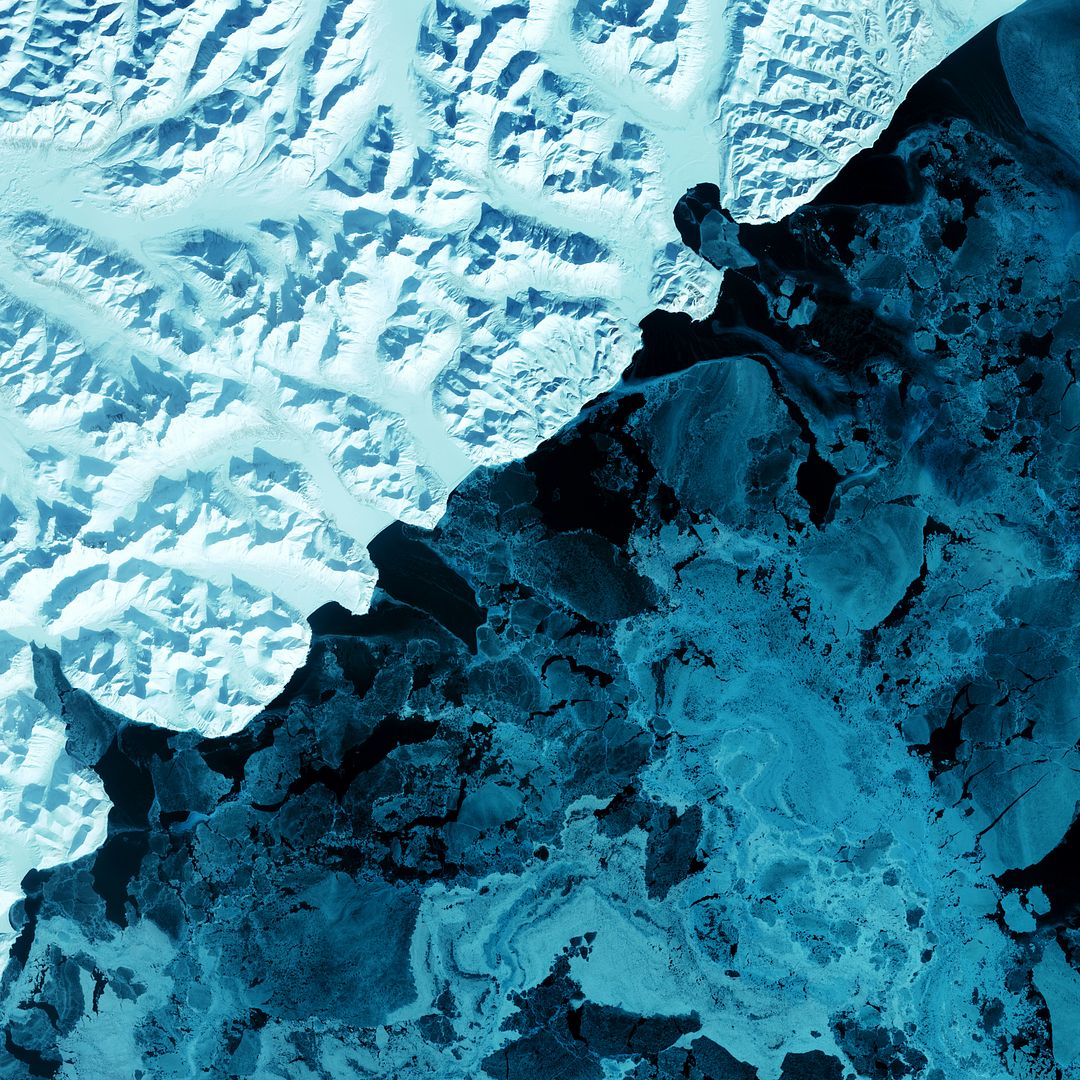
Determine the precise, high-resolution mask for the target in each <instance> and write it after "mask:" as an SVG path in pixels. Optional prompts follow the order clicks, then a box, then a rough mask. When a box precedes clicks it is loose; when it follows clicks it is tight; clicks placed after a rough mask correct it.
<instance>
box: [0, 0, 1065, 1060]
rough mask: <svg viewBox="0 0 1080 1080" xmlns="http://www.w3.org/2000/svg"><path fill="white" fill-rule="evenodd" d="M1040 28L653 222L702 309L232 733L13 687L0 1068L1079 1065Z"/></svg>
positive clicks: (1057, 196)
mask: <svg viewBox="0 0 1080 1080" xmlns="http://www.w3.org/2000/svg"><path fill="white" fill-rule="evenodd" d="M1022 11H1023V9H1022ZM1040 18H1041V17H1040ZM1049 25H1050V26H1052V27H1054V26H1056V25H1057V24H1055V22H1054V21H1053V19H1051V21H1050V23H1049ZM1047 26H1048V24H1047V23H1046V22H1043V21H1040V22H1038V23H1037V24H1030V23H1028V22H1027V19H1026V17H1023V18H1022V21H1021V22H1020V23H1019V24H1011V25H1010V24H1009V23H1008V22H1003V23H1001V24H999V26H998V27H997V28H993V29H991V31H990V32H988V33H984V34H980V35H978V36H977V37H976V38H975V39H974V40H973V41H972V42H970V43H969V44H968V45H967V46H964V47H963V48H962V49H961V50H958V51H957V52H956V53H955V54H954V55H953V56H952V57H951V58H950V59H949V60H947V61H945V62H944V63H943V64H942V65H940V66H939V68H938V69H937V70H936V71H935V72H934V73H933V74H932V75H931V76H928V77H927V78H926V79H924V80H921V81H920V83H919V84H918V85H917V86H916V87H915V88H914V89H913V90H912V92H911V94H909V95H908V97H907V98H906V100H905V102H904V103H903V104H902V105H901V106H900V107H899V108H898V110H897V113H896V115H895V116H894V119H893V120H892V121H891V122H890V124H889V126H888V128H887V129H886V131H885V132H884V133H883V135H882V137H881V138H880V139H879V141H878V142H877V143H876V144H875V146H874V147H873V148H872V149H871V150H870V151H868V152H867V153H865V154H862V155H859V156H858V157H857V158H856V159H855V160H854V161H852V162H850V163H849V164H848V166H847V167H846V168H845V169H844V170H843V171H842V172H841V174H840V175H839V176H838V177H837V178H836V179H835V180H834V181H832V182H831V183H830V184H829V185H828V187H827V188H826V189H825V190H824V191H822V193H821V194H820V195H819V196H818V197H817V198H815V199H814V200H812V201H811V203H810V204H809V205H807V206H805V207H803V208H801V209H800V210H798V211H796V212H794V213H792V214H791V215H789V216H788V217H787V218H785V219H784V220H783V221H782V222H780V223H775V224H770V223H760V224H756V225H748V224H742V225H739V224H737V223H735V222H734V220H733V219H732V218H731V217H730V215H729V214H727V213H726V212H725V211H724V209H723V207H722V205H721V198H722V196H721V191H720V188H719V186H718V185H715V184H701V185H698V186H696V187H695V188H694V189H693V190H692V191H690V192H688V193H687V194H686V195H685V196H684V198H683V199H682V200H681V201H680V203H679V205H678V207H677V209H676V213H675V217H674V223H675V226H676V227H677V229H678V232H679V235H680V237H681V238H682V240H683V242H684V243H685V244H686V245H687V248H688V250H690V251H693V252H699V253H700V254H702V255H704V256H705V257H706V258H708V259H710V260H715V261H716V262H717V263H719V264H720V265H723V266H727V267H731V268H733V269H731V270H730V271H729V272H727V273H725V275H724V279H723V283H722V286H721V291H720V294H719V298H718V302H717V304H716V305H715V307H714V308H713V310H712V311H711V312H710V313H709V316H708V318H706V319H703V320H699V321H696V322H695V321H693V320H691V319H690V318H689V317H687V316H685V315H681V314H679V313H677V312H656V313H653V314H651V315H650V316H649V317H647V318H646V319H645V320H643V323H642V343H641V348H640V349H639V350H637V351H636V352H635V354H634V356H633V358H632V360H631V363H630V365H629V366H628V368H627V370H626V371H625V372H624V374H623V376H622V377H621V378H620V380H619V381H618V382H617V383H616V384H615V385H613V386H612V388H611V389H610V390H608V391H607V392H605V393H604V394H601V395H600V396H599V397H598V398H597V399H595V400H594V401H593V402H591V403H589V404H588V405H586V406H585V407H584V408H583V409H582V410H581V412H580V413H579V415H578V416H577V417H576V418H575V419H574V421H573V422H571V423H570V424H568V425H565V426H564V427H563V428H562V429H561V430H560V431H559V432H558V433H557V434H556V435H554V436H552V437H551V438H549V439H547V440H545V441H544V442H543V443H542V444H541V445H540V446H538V447H537V448H536V449H535V450H534V451H533V452H532V453H531V454H529V455H527V456H526V457H525V458H524V459H523V460H522V461H510V462H506V463H503V464H499V465H495V466H491V467H486V468H481V469H477V470H475V471H474V472H473V473H472V474H471V475H470V476H469V477H467V478H466V479H465V480H464V481H462V483H461V484H459V486H458V487H457V489H456V491H455V492H454V493H453V494H452V495H451V496H450V497H449V499H448V503H447V509H446V512H445V513H444V514H443V516H442V517H441V518H440V520H439V522H438V523H437V525H435V526H434V527H433V528H425V527H422V526H417V525H410V524H407V523H400V522H399V523H393V524H391V525H390V526H388V527H387V529H385V530H384V531H383V533H381V534H380V536H379V537H377V538H376V539H375V540H373V541H372V542H371V543H370V544H369V554H370V556H371V559H372V562H373V564H374V565H375V566H376V568H377V570H378V584H377V586H376V589H375V591H374V593H373V596H372V602H371V604H370V607H369V610H368V611H367V612H366V613H364V614H362V615H356V614H353V613H350V612H348V611H346V610H345V609H344V608H342V607H340V606H338V607H333V606H331V607H328V608H324V609H322V610H320V611H319V612H317V613H315V614H314V615H313V616H312V618H311V626H312V634H313V644H312V648H311V651H310V653H309V657H308V659H307V661H306V663H305V664H304V666H303V667H302V668H301V669H300V670H299V671H298V673H297V674H296V676H295V677H294V678H293V679H292V680H290V683H289V685H288V686H287V688H286V689H285V690H284V691H283V692H282V693H281V694H280V695H279V696H278V697H277V698H276V699H275V700H274V701H273V702H272V703H271V704H270V705H269V706H268V707H267V708H266V709H265V710H264V711H263V712H262V713H261V714H260V715H259V716H257V717H255V718H254V719H253V720H252V721H251V722H250V724H248V725H247V726H246V727H245V728H244V729H243V730H240V731H236V732H231V733H228V734H224V735H221V736H216V737H211V738H207V737H205V736H203V735H202V734H201V733H199V732H198V731H194V730H188V731H181V732H172V731H167V730H164V729H162V728H156V727H152V726H150V725H140V724H131V723H128V722H126V721H125V720H124V719H123V718H122V717H120V716H118V715H117V714H115V713H112V712H110V711H109V710H107V709H105V708H103V707H101V706H100V705H98V704H97V703H95V702H94V701H93V699H92V698H91V697H89V696H88V695H85V694H83V693H82V692H81V691H79V690H76V689H73V688H72V686H71V684H70V681H69V680H68V678H67V677H66V674H65V672H64V669H63V667H62V665H61V663H60V659H59V657H58V656H57V655H56V654H55V652H49V651H47V650H44V649H43V650H40V652H39V654H38V666H37V669H36V679H37V682H36V685H37V689H38V693H39V694H40V695H41V696H42V697H43V698H45V699H47V700H48V702H49V703H50V705H51V707H52V708H54V709H55V710H57V711H59V712H60V713H61V714H62V715H63V717H64V720H65V723H66V726H67V733H68V738H69V740H70V746H71V752H72V753H73V754H74V755H76V756H77V757H78V758H79V759H80V760H82V761H85V762H88V763H90V765H91V766H92V768H93V770H94V773H95V775H97V776H99V777H100V778H101V781H102V783H103V784H104V786H105V789H106V794H107V795H108V797H109V798H110V799H111V801H112V807H111V809H110V811H109V822H108V835H107V837H106V839H105V841H104V843H103V845H102V847H101V848H100V850H98V851H97V852H95V853H94V854H93V855H90V856H85V857H83V858H81V859H79V860H77V861H75V862H73V863H70V864H67V865H64V866H62V867H58V868H55V869H53V870H50V871H47V872H32V873H30V874H28V875H27V876H26V879H25V881H24V886H23V896H22V899H21V901H20V903H19V904H17V905H16V907H15V909H14V912H13V917H14V923H15V926H16V929H17V931H18V938H17V941H16V944H15V947H14V948H13V950H12V960H11V962H10V963H9V966H8V969H7V971H6V972H5V974H4V976H3V978H2V979H0V1030H2V1032H3V1042H4V1045H5V1048H7V1049H8V1051H9V1054H10V1056H11V1059H10V1060H9V1061H8V1062H7V1063H6V1064H7V1068H6V1070H5V1068H4V1065H5V1062H4V1059H3V1055H2V1054H0V1077H4V1078H5V1080H6V1077H7V1076H11V1077H12V1078H13V1080H15V1078H17V1080H24V1077H25V1076H26V1075H27V1074H28V1073H29V1074H30V1075H35V1076H46V1077H47V1076H52V1077H57V1078H60V1080H105V1078H111V1077H114V1076H128V1075H130V1076H133V1077H137V1076H139V1075H140V1074H141V1075H142V1077H143V1078H144V1080H149V1078H153V1080H169V1078H172V1077H176V1078H178V1080H187V1078H190V1077H192V1076H196V1075H200V1073H202V1074H203V1075H211V1076H215V1077H222V1078H226V1077H254V1078H256V1080H328V1078H329V1080H352V1078H364V1077H366V1078H371V1080H376V1078H391V1077H392V1078H394V1080H458V1078H460V1080H483V1078H488V1077H490V1078H492V1080H551V1078H553V1077H559V1078H560V1080H616V1078H620V1080H627V1078H628V1080H845V1078H847V1080H855V1078H857V1080H969V1078H971V1080H975V1078H978V1080H983V1078H986V1080H1006V1078H1009V1080H1074V1078H1075V1077H1076V1076H1077V1075H1078V1074H1080V1073H1078V1070H1080V1058H1078V1052H1080V1051H1078V1044H1077V1030H1078V1029H1077V1026H1076V1023H1075V1020H1076V1015H1077V1014H1076V1007H1075V1003H1076V1000H1077V988H1078V986H1080V975H1078V973H1077V968H1078V967H1080V948H1078V946H1080V890H1078V882H1077V876H1076V867H1077V865H1078V861H1077V844H1078V841H1080V818H1078V817H1077V805H1078V801H1080V768H1078V766H1080V761H1078V744H1077V734H1078V721H1077V710H1076V700H1077V686H1078V684H1080V666H1078V657H1080V620H1078V618H1077V613H1078V611H1080V584H1078V579H1077V576H1076V573H1075V568H1076V566H1077V563H1078V557H1080V547H1078V543H1077V540H1078V537H1080V498H1078V489H1077V482H1076V475H1077V470H1076V466H1077V463H1078V461H1080V385H1078V383H1077V380H1076V375H1075V372H1076V356H1077V354H1078V351H1080V244H1078V242H1077V236H1078V229H1080V210H1078V208H1080V200H1078V198H1077V193H1078V192H1080V170H1078V169H1077V168H1076V167H1075V163H1074V162H1072V160H1071V158H1070V154H1071V151H1072V147H1070V146H1066V147H1063V148H1056V147H1055V146H1054V145H1053V144H1052V143H1051V142H1048V141H1047V139H1046V138H1044V137H1042V136H1040V135H1039V134H1038V133H1037V132H1035V131H1033V130H1032V129H1031V128H1030V127H1029V126H1028V121H1026V120H1025V115H1024V113H1022V111H1021V108H1020V102H1021V101H1022V99H1023V94H1022V93H1020V95H1019V97H1018V98H1017V99H1016V100H1010V92H1009V86H1010V83H1009V82H1008V78H1007V73H1008V72H1009V71H1010V70H1014V68H1015V65H1014V64H1013V62H1012V61H1013V59H1015V57H1014V56H1012V55H1010V52H1009V50H1010V48H1011V45H1010V44H1009V42H1010V41H1021V42H1023V48H1025V49H1027V48H1028V47H1029V46H1030V44H1031V42H1032V40H1035V41H1038V40H1040V38H1041V37H1042V36H1044V35H1046V34H1047V32H1048V31H1047ZM1019 28H1022V29H1023V30H1024V33H1023V35H1021V36H1020V37H1013V36H1012V35H1014V34H1015V32H1016V31H1017V30H1018V29H1019ZM1032 35H1035V37H1034V38H1033V37H1032ZM1055 90H1056V93H1058V94H1059V95H1060V98H1059V100H1054V98H1053V95H1052V94H1050V93H1049V92H1046V93H1044V95H1043V98H1042V99H1041V100H1040V101H1039V105H1038V107H1039V115H1062V114H1063V113H1064V110H1063V108H1062V105H1063V100H1064V99H1067V98H1069V97H1070V96H1072V97H1074V96H1075V92H1076V88H1075V85H1070V84H1069V83H1067V82H1065V81H1064V80H1063V81H1061V83H1060V84H1058V85H1057V86H1056V88H1055Z"/></svg>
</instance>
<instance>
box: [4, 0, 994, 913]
mask: <svg viewBox="0 0 1080 1080" xmlns="http://www.w3.org/2000/svg"><path fill="white" fill-rule="evenodd" d="M1013 6H1015V4H1014V2H1012V0H992V2H979V3H976V2H975V0H968V2H967V3H966V4H965V3H963V2H961V0H949V2H945V0H918V2H915V0H881V2H878V3H873V4H866V3H863V2H861V0H860V2H856V0H843V2H840V3H836V4H832V5H830V6H825V5H817V4H813V3H805V2H801V0H800V2H793V0H750V2H746V0H731V2H729V3H727V4H717V3H712V2H710V0H674V2H671V3H661V2H659V0H656V2H654V3H651V4H650V3H647V2H643V3H641V4H640V5H634V6H632V8H628V7H626V6H625V5H620V4H606V3H601V2H599V0H580V2H578V3H572V2H569V0H536V2H534V3H532V4H531V5H528V4H524V3H522V4H517V5H513V4H509V5H503V6H495V5H487V6H485V5H481V4H465V3H462V4H455V3H453V2H444V0H439V2H437V3H434V4H429V3H425V2H417V0H394V2H392V3H391V2H389V0H381V2H380V0H354V2H349V0H329V2H322V0H320V2H310V0H264V2H254V0H239V2H236V0H194V2H193V3H188V4H175V5H172V6H170V5H138V6H136V5H120V4H117V5H104V6H103V5H101V4H99V3H98V2H96V0H70V2H68V3H65V4H63V5H26V6H21V7H18V8H15V9H12V10H11V11H10V12H9V13H8V14H7V15H6V17H5V23H4V26H3V28H2V30H0V35H2V36H3V39H4V43H3V46H2V49H0V55H2V57H3V59H2V60H0V187H2V189H3V193H4V194H3V198H2V200H0V344H2V351H0V450H2V453H0V540H2V541H3V546H2V547H0V628H2V630H3V631H4V633H5V635H6V636H5V637H4V644H3V650H4V656H5V667H6V668H7V669H8V675H7V676H5V681H4V685H3V686H2V687H0V692H2V693H3V695H4V719H3V735H2V743H0V791H2V792H3V796H4V798H5V799H7V800H8V801H10V800H11V799H16V801H19V802H20V805H19V807H18V808H16V809H14V810H12V812H11V820H12V821H17V822H19V823H21V824H22V826H23V827H24V828H25V833H24V835H23V841H22V846H20V844H19V843H16V844H15V845H14V848H12V847H11V845H3V846H2V847H0V888H3V889H5V890H8V892H9V893H10V891H11V889H12V888H14V887H16V886H17V878H18V876H19V875H20V874H21V873H22V872H23V871H24V870H25V869H26V868H27V867H28V866H29V865H33V864H36V865H38V866H42V865H47V864H49V863H50V862H56V861H58V860H61V859H66V858H75V857H78V856H79V855H80V854H82V853H83V852H85V851H87V850H92V848H93V846H94V845H95V844H96V843H97V842H98V841H99V840H100V836H101V832H102V829H103V825H104V822H103V815H104V813H105V810H106V809H107V800H106V799H105V797H104V793H103V792H102V790H101V788H100V785H98V784H97V783H96V781H94V780H92V779H91V778H89V777H88V774H84V773H81V772H80V771H79V769H78V768H77V766H76V764H75V763H74V762H72V761H71V759H70V758H68V757H67V755H66V753H65V751H64V750H63V738H62V723H61V720H60V718H59V717H58V716H57V715H56V709H55V708H53V707H52V706H50V705H49V701H48V695H46V694H39V696H38V697H35V694H34V685H33V679H32V675H31V671H32V668H31V643H36V644H38V645H41V646H45V647H48V648H51V649H53V650H55V651H56V653H57V654H58V655H59V657H60V660H61V663H62V666H63V669H64V672H65V674H66V676H67V677H68V678H69V679H70V681H71V683H72V685H74V686H75V687H77V688H80V689H82V690H85V691H87V692H88V693H90V694H92V695H93V696H94V697H95V698H96V699H97V700H98V701H100V702H101V703H102V704H103V705H105V706H107V707H109V708H111V709H114V710H116V711H117V712H119V713H122V714H123V715H125V716H127V717H130V718H131V719H134V720H137V721H142V722H151V723H156V724H160V725H163V726H166V727H170V728H173V729H184V728H197V729H199V730H200V731H202V732H204V733H206V734H208V735H219V734H223V733H227V732H231V731H234V730H236V729H237V728H238V727H240V726H242V725H244V724H245V723H246V722H247V721H248V720H249V719H250V718H251V717H252V716H253V715H254V714H255V713H256V712H257V711H258V710H259V709H260V708H261V707H262V706H263V705H265V704H266V702H267V701H268V700H270V699H271V698H272V697H273V696H274V695H275V694H276V693H277V691H278V690H279V689H280V688H281V686H282V685H283V684H284V683H285V681H286V680H287V679H288V677H289V675H290V673H291V672H292V671H293V670H294V669H295V667H296V666H297V665H298V664H299V663H300V662H301V661H302V659H303V657H304V655H305V652H306V649H307V646H308V641H309V633H308V628H307V624H306V619H305V616H306V615H307V614H308V613H309V612H310V611H311V610H312V609H314V608H316V607H318V606H320V605H321V604H323V603H325V602H327V601H330V600H335V601H338V602H339V603H341V604H343V605H344V606H346V607H348V608H352V609H361V608H363V607H364V606H365V604H366V603H367V601H368V598H369V596H370V593H371V590H372V588H373V584H374V571H373V569H372V567H371V564H370V562H369V560H368V559H367V556H366V552H365V544H366V543H367V541H369V540H370V539H371V538H372V537H373V536H374V535H375V534H376V533H377V532H378V531H379V530H380V529H381V528H383V527H384V526H385V525H386V524H387V523H388V522H390V521H393V520H395V519H397V520H403V521H406V522H412V523H417V524H431V523H433V522H434V521H435V520H437V518H438V517H439V515H440V513H441V511H442V508H443V506H444V505H445V500H446V498H447V496H448V493H449V492H450V491H451V490H452V489H453V487H454V485H455V484H456V483H458V482H459V481H460V480H461V479H462V477H464V476H465V475H466V474H467V472H468V471H469V470H470V469H471V468H473V467H474V466H475V465H477V464H486V463H496V462H500V461H505V460H507V459H510V458H513V457H516V456H520V455H523V454H525V453H527V452H528V451H529V450H531V449H532V448H533V447H534V446H536V445H537V443H538V442H540V441H541V440H542V439H543V438H545V437H546V436H548V435H550V434H552V433H553V432H554V431H555V430H557V428H558V427H559V426H561V425H562V424H563V423H565V422H566V421H567V420H568V419H569V418H570V417H572V416H573V415H574V414H575V412H576V411H577V409H578V408H579V406H580V405H581V404H582V403H583V402H584V401H585V400H587V399H589V398H591V397H593V396H595V395H596V394H597V393H599V392H601V391H602V390H604V389H606V388H607V387H609V386H610V385H611V384H612V383H613V382H614V381H615V379H616V378H617V377H618V374H619V372H620V371H621V370H622V369H623V368H624V367H625V365H626V364H627V362H628V361H629V359H630V356H631V353H632V351H633V350H634V348H635V345H636V342H637V339H638V335H637V330H636V324H637V322H638V321H639V320H640V319H641V318H642V317H643V316H644V315H645V314H647V313H648V312H649V311H651V310H653V309H654V308H656V307H675V308H681V309H683V310H688V311H690V312H691V313H693V314H697V315H701V314H704V313H707V312H708V311H709V310H710V309H711V307H712V304H713V300H714V297H715V294H716V289H717V285H718V280H717V274H716V272H715V271H714V270H712V268H710V267H709V266H707V265H706V264H704V263H703V262H701V261H700V260H698V259H697V257H696V256H694V255H693V254H692V253H691V252H689V251H688V250H687V249H685V248H684V247H683V246H682V245H681V244H680V243H679V242H678V238H677V236H676V234H675V230H674V227H673V223H672V218H671V213H672V208H673V207H674V205H675V202H676V200H677V199H678V197H679V196H680V195H681V194H682V193H683V191H684V190H685V189H686V188H687V187H689V186H690V185H692V184H694V183H697V182H700V181H703V180H710V179H714V178H719V179H720V183H721V187H722V191H723V192H724V193H725V196H726V201H727V203H728V205H729V206H730V207H731V208H732V209H733V210H734V211H735V212H736V213H737V215H738V216H740V217H742V218H745V219H747V220H761V219H765V218H775V217H777V216H780V215H782V214H784V213H786V212H787V211H789V210H791V209H792V208H793V207H794V206H795V205H797V204H798V203H800V202H803V201H805V200H807V199H809V198H810V197H811V196H812V195H813V193H814V192H815V191H816V190H818V189H819V188H820V187H821V186H822V185H823V184H824V183H825V182H826V181H827V180H828V179H830V178H831V177H832V176H833V175H834V174H835V173H836V171H837V170H838V169H839V168H840V166H841V165H842V164H843V162H844V161H845V160H847V159H848V158H849V157H850V156H852V155H853V154H854V153H855V152H856V151H857V150H858V148H859V147H860V146H864V145H867V144H868V143H870V142H871V141H872V140H873V138H874V137H875V136H876V134H877V132H878V131H879V130H880V129H881V128H882V127H883V125H884V124H885V123H886V122H887V121H888V119H889V117H890V115H891V113H892V110H893V109H894V108H895V106H896V104H897V103H898V101H899V100H900V98H901V97H902V96H903V94H904V93H905V91H906V89H907V88H908V87H909V86H910V85H911V84H912V82H914V80H915V79H916V78H917V77H918V76H919V75H921V74H922V73H923V72H924V71H925V70H927V69H928V68H930V67H931V66H932V65H933V64H935V63H936V62H937V61H938V60H939V59H940V58H941V57H943V56H944V55H946V54H947V52H948V51H950V50H951V49H952V48H954V47H955V46H956V45H958V44H959V43H960V42H961V41H962V40H963V39H965V38H966V37H968V36H970V35H971V34H973V33H974V32H975V31H976V30H978V29H979V28H980V27H981V26H983V25H984V24H985V23H987V22H989V21H990V20H991V19H992V18H994V17H996V16H997V15H999V14H1001V13H1002V12H1003V11H1005V10H1007V9H1008V8H1011V7H1013ZM39 697H40V700H39ZM20 800H21V801H20ZM46 808H48V809H46ZM8 809H9V807H8V806H7V803H5V804H4V813H5V816H7V812H8ZM27 837H29V839H27ZM13 851H15V852H19V853H20V854H18V855H15V854H12V852H13ZM24 851H28V852H30V854H29V855H28V856H24V855H23V854H21V853H22V852H24ZM13 883H14V884H13Z"/></svg>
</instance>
